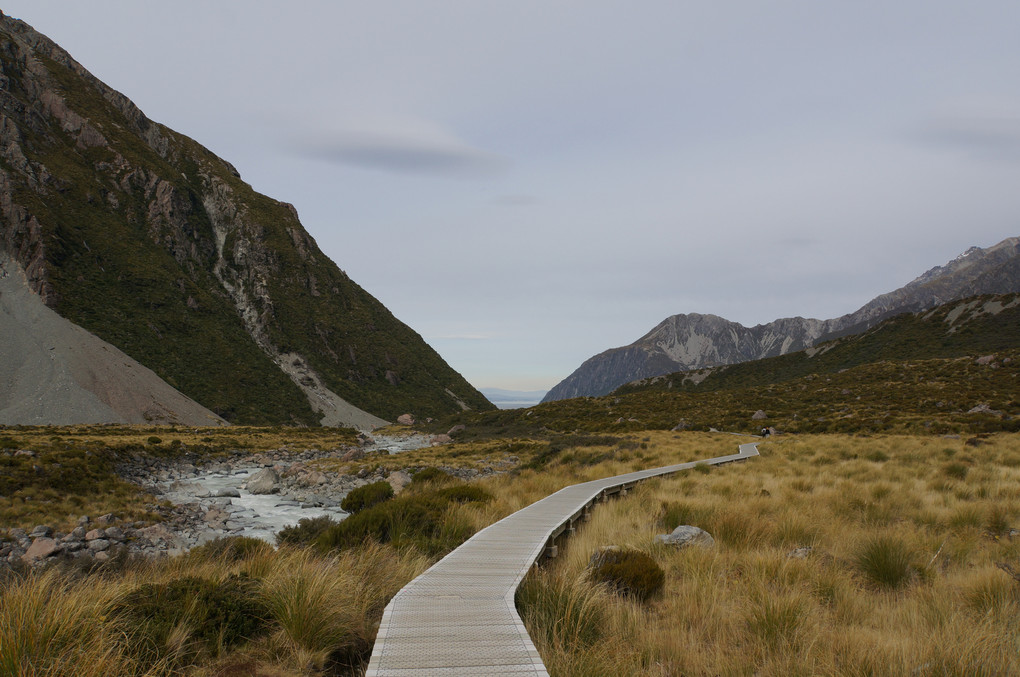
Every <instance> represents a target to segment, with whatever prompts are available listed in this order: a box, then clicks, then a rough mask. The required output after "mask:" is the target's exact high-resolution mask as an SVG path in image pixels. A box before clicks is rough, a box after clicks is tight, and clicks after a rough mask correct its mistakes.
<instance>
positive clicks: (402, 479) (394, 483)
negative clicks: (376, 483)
mask: <svg viewBox="0 0 1020 677" xmlns="http://www.w3.org/2000/svg"><path fill="white" fill-rule="evenodd" d="M411 480H412V478H411V475H410V474H408V473H407V472H406V471H404V470H395V471H394V472H391V473H390V474H389V476H387V478H386V481H387V482H389V484H390V486H391V487H393V493H394V494H399V493H400V492H401V491H403V490H404V487H406V486H407V485H408V484H410V483H411Z"/></svg>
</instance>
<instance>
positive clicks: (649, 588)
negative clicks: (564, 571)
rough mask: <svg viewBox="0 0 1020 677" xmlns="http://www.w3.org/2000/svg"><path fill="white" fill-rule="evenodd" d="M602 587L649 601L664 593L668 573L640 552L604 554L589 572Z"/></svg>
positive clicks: (622, 551)
mask: <svg viewBox="0 0 1020 677" xmlns="http://www.w3.org/2000/svg"><path fill="white" fill-rule="evenodd" d="M589 576H591V578H592V580H594V581H596V582H598V583H606V584H608V585H609V586H610V587H612V588H613V589H615V590H616V591H617V592H618V593H620V594H623V595H628V596H631V597H634V598H636V599H639V600H641V601H642V602H643V601H646V600H648V599H650V598H651V597H652V596H654V595H656V594H658V593H659V591H660V590H662V586H663V584H665V582H666V573H665V572H664V571H663V570H662V567H660V566H659V565H658V563H657V562H656V561H655V560H654V559H652V558H651V557H649V556H648V555H646V554H645V553H643V552H641V551H639V550H610V551H606V552H603V553H602V554H601V556H600V557H598V558H597V559H596V561H595V563H594V565H593V566H592V568H591V569H590V570H589Z"/></svg>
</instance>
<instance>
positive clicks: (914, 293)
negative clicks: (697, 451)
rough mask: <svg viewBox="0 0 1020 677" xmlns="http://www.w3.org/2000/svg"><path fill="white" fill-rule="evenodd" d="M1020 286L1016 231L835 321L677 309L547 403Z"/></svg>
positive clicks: (587, 367) (592, 362)
mask: <svg viewBox="0 0 1020 677" xmlns="http://www.w3.org/2000/svg"><path fill="white" fill-rule="evenodd" d="M1016 291H1020V238H1018V237H1012V238H1008V239H1006V240H1003V241H1002V242H1000V243H998V244H996V245H994V246H992V247H988V248H984V249H982V248H980V247H971V248H970V249H968V250H967V251H965V252H963V253H962V254H960V255H959V256H957V257H956V258H954V259H953V260H952V261H949V262H948V263H946V264H945V265H941V266H936V267H934V268H932V269H931V270H929V271H927V272H926V273H924V274H923V275H921V276H919V277H917V278H916V279H914V280H913V281H911V282H910V283H909V284H907V285H905V286H904V287H902V288H900V289H897V290H895V291H892V292H889V293H888V294H883V295H881V296H878V297H876V298H875V299H872V300H871V301H869V302H868V303H867V304H865V305H864V306H862V307H861V308H859V309H858V310H856V311H855V312H853V313H848V314H846V315H843V316H842V317H838V318H834V319H830V320H816V319H810V318H803V317H792V318H782V319H778V320H775V321H773V322H769V323H768V324H762V325H758V326H755V327H750V328H748V327H744V326H743V325H741V324H739V323H737V322H731V321H729V320H726V319H724V318H721V317H719V316H717V315H702V314H698V313H689V314H678V315H672V316H670V317H668V318H666V319H665V320H663V321H662V322H660V323H659V324H658V325H656V326H655V327H654V328H653V329H652V330H651V331H650V332H648V333H647V334H645V335H644V336H642V337H641V338H640V339H638V340H637V341H635V342H634V343H632V344H630V345H629V346H623V347H621V348H614V349H611V350H607V351H605V352H603V353H600V354H599V355H596V356H594V357H592V358H590V359H588V360H586V361H585V362H584V364H582V365H581V366H580V367H578V369H577V370H575V371H574V372H573V373H572V374H571V375H570V376H568V377H567V378H566V379H564V380H563V381H561V382H560V383H559V384H557V385H556V386H555V387H554V388H552V389H551V390H550V391H549V393H548V394H547V395H546V397H545V400H543V401H552V400H559V399H565V398H569V397H580V396H598V395H605V394H607V393H610V392H612V391H613V390H615V389H616V388H618V387H619V386H621V385H624V384H625V383H630V382H631V381H635V380H638V379H645V378H651V377H654V376H660V375H663V374H669V373H673V372H677V371H689V370H697V369H702V368H705V367H712V366H717V365H722V364H736V363H739V362H748V361H751V360H758V359H762V358H766V357H775V356H777V355H785V354H787V353H790V352H794V351H798V350H803V349H805V348H808V347H810V346H812V345H814V344H815V343H818V342H820V341H824V340H828V339H830V338H836V337H839V336H845V335H848V334H856V333H860V332H862V331H865V330H866V329H868V328H870V327H873V326H875V325H876V324H878V323H879V322H881V321H882V320H885V319H887V318H889V317H891V316H893V315H898V314H900V313H904V312H915V311H919V310H925V309H928V308H932V307H935V306H938V305H941V304H943V303H946V302H948V301H951V300H954V299H960V298H965V297H969V296H975V295H979V294H1006V293H1011V292H1016Z"/></svg>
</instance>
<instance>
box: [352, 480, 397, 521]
mask: <svg viewBox="0 0 1020 677" xmlns="http://www.w3.org/2000/svg"><path fill="white" fill-rule="evenodd" d="M391 498H393V487H392V486H391V485H390V483H389V482H387V481H386V480H380V481H379V482H373V483H372V484H366V485H365V486H363V487H358V488H357V489H354V490H353V491H351V492H350V493H349V494H347V495H346V496H344V499H343V500H342V501H340V507H341V508H342V509H343V510H346V511H347V512H349V513H351V514H354V513H356V512H360V511H362V510H364V509H365V508H371V507H372V506H373V505H376V504H378V503H382V502H383V501H387V500H389V499H391Z"/></svg>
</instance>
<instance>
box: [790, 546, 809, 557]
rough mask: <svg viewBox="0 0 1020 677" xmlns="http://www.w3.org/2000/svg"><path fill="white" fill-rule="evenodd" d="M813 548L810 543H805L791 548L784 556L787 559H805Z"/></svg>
mask: <svg viewBox="0 0 1020 677" xmlns="http://www.w3.org/2000/svg"><path fill="white" fill-rule="evenodd" d="M813 550H814V548H812V547H811V546H810V545H805V546H803V547H800V548H796V549H794V550H791V551H790V552H788V553H786V556H787V558H789V559H807V557H808V555H810V554H811V552H812V551H813Z"/></svg>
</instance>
